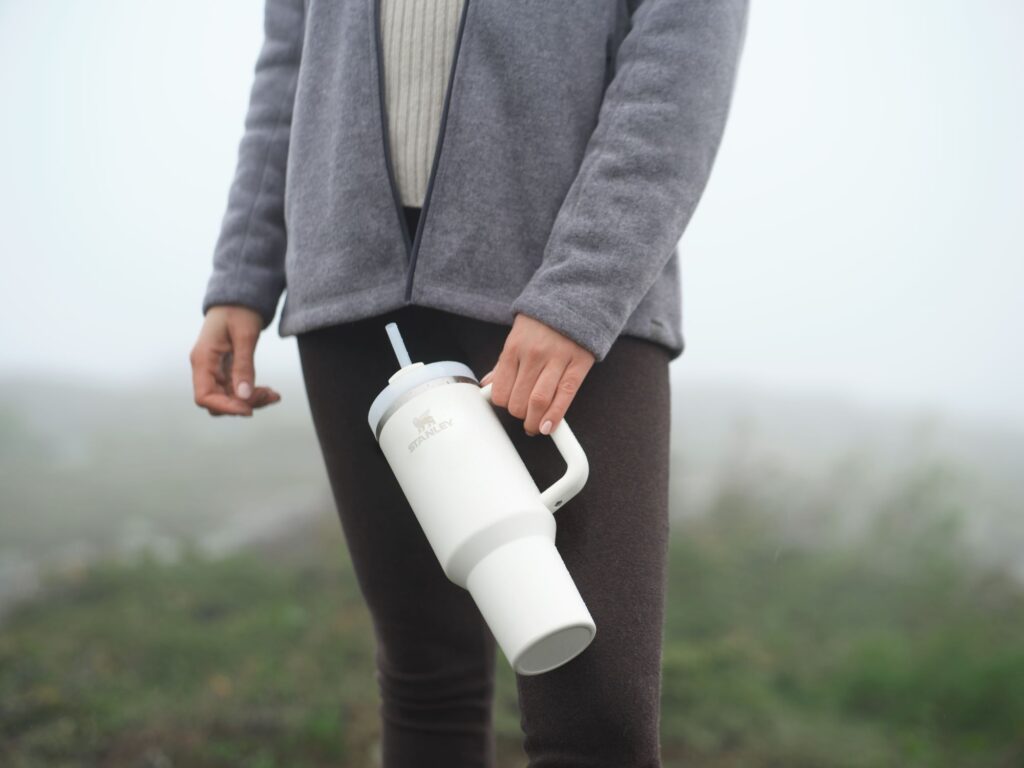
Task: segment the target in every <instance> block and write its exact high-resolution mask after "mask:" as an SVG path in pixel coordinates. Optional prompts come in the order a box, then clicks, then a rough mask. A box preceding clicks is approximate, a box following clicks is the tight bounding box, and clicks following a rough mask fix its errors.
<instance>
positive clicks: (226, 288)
mask: <svg viewBox="0 0 1024 768" xmlns="http://www.w3.org/2000/svg"><path fill="white" fill-rule="evenodd" d="M283 291H284V281H283V280H282V279H281V278H280V277H279V276H277V275H276V274H269V275H267V278H266V279H265V280H260V279H259V275H258V274H255V275H254V274H253V273H252V272H251V271H248V270H246V271H242V270H236V271H234V272H224V271H219V270H218V271H215V272H214V273H213V274H212V275H211V276H210V281H209V283H208V284H207V288H206V294H205V296H204V297H203V316H204V317H205V316H206V313H207V312H208V311H209V309H210V307H213V306H215V305H218V304H239V305H241V306H244V307H248V308H249V309H252V310H255V311H256V312H258V313H259V315H260V318H261V319H262V325H261V326H260V330H265V329H266V328H267V327H268V326H269V325H270V324H271V323H272V322H274V316H275V315H276V314H277V304H278V301H279V300H280V298H281V294H282V292H283Z"/></svg>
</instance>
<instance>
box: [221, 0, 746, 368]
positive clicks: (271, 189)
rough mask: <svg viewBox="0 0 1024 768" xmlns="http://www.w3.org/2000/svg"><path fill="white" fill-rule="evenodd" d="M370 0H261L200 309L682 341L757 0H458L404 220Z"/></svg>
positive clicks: (295, 327)
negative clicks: (693, 251)
mask: <svg viewBox="0 0 1024 768" xmlns="http://www.w3.org/2000/svg"><path fill="white" fill-rule="evenodd" d="M376 2H377V0H306V1H305V2H303V0H266V9H265V39H264V43H263V47H262V49H261V51H260V54H259V57H258V60H257V62H256V71H255V78H254V82H253V86H252V91H251V94H250V104H249V108H248V113H247V116H246V120H245V131H244V133H243V137H242V140H241V143H240V147H239V153H238V163H237V169H236V172H235V176H234V180H233V182H232V184H231V187H230V191H229V194H228V204H227V211H226V213H225V215H224V219H223V224H222V228H221V232H220V236H219V238H218V240H217V243H216V247H215V250H214V255H213V272H212V274H211V276H210V278H209V281H208V284H207V288H206V293H205V296H204V298H203V313H204V314H205V313H206V311H207V310H208V309H209V307H211V306H213V305H215V304H241V305H245V306H249V307H251V308H253V309H255V310H256V311H258V312H259V313H260V315H261V317H262V318H263V327H264V328H266V327H267V326H269V325H270V324H271V323H272V322H273V319H274V316H275V313H276V311H277V305H278V301H279V299H280V297H281V295H282V293H284V294H285V299H284V305H283V307H282V309H281V317H280V322H279V325H278V333H279V335H280V336H282V337H286V336H291V335H295V334H297V333H300V332H302V331H306V330H311V329H314V328H318V327H322V326H326V325H331V324H335V323H341V322H345V321H349V320H356V319H360V318H364V317H369V316H373V315H377V314H381V313H383V312H386V311H388V310H391V309H394V308H397V307H401V306H403V305H407V304H416V305H421V306H427V307H434V308H437V309H442V310H446V311H450V312H454V313H457V314H462V315H466V316H469V317H475V318H477V319H480V320H486V321H491V322H499V323H503V324H506V325H511V323H512V321H513V319H514V316H515V314H516V313H518V312H521V313H523V314H526V315H529V316H531V317H534V318H536V319H538V320H540V321H542V322H544V323H546V324H548V325H550V326H551V327H553V328H554V329H556V330H558V331H559V332H561V333H563V334H564V335H566V336H567V337H569V338H571V339H573V340H574V341H576V342H577V343H578V344H580V345H581V346H583V347H585V348H587V349H588V350H590V351H591V352H592V353H593V354H594V356H595V359H596V361H597V362H601V361H602V360H603V359H604V357H605V355H606V354H607V353H608V350H609V349H610V347H611V345H612V344H613V343H614V341H615V339H616V338H617V337H618V336H619V335H620V334H629V335H633V336H637V337H640V338H646V339H649V340H652V341H655V342H657V343H660V344H663V345H665V346H667V347H668V348H669V349H670V350H671V351H672V353H673V358H674V357H676V356H678V355H679V354H681V353H682V351H683V348H684V339H683V333H682V316H681V315H682V305H681V279H680V269H679V246H678V243H679V240H680V238H681V237H682V235H683V232H684V230H685V228H686V225H687V223H688V222H689V220H690V217H691V216H692V215H693V212H694V210H695V208H696V206H697V203H698V200H699V199H700V197H701V194H702V193H703V190H704V188H705V185H706V183H707V179H708V176H709V173H710V171H711V167H712V163H713V160H714V157H715V155H716V153H717V150H718V146H719V143H720V141H721V137H722V133H723V130H724V126H725V122H726V116H727V112H728V109H729V105H730V101H731V94H732V88H733V83H734V79H735V72H736V67H737V63H738V60H739V55H740V50H741V47H742V42H743V38H744V34H745V27H746V18H747V0H640V1H634V0H562V1H561V2H557V3H556V2H540V1H539V0H466V2H465V4H464V6H463V18H462V20H461V21H462V23H461V26H460V36H459V38H458V39H457V41H456V52H455V56H454V58H453V69H452V73H451V78H450V80H449V83H450V85H449V88H448V90H447V93H446V106H447V113H446V116H445V117H443V118H442V125H441V130H440V132H439V135H438V147H437V149H436V151H435V156H434V161H433V168H432V179H431V183H430V185H429V186H428V193H427V196H426V199H425V200H424V204H423V210H422V215H421V217H420V224H419V227H418V231H417V232H415V233H409V232H406V228H405V226H404V225H403V223H402V222H403V217H402V211H401V206H400V201H399V200H398V198H397V193H396V188H395V185H394V182H393V179H392V170H391V167H390V160H389V152H386V151H385V147H386V146H387V143H388V142H387V127H386V126H387V120H386V116H385V115H383V114H382V109H381V102H380V90H379V88H380V84H381V80H380V78H381V76H382V75H381V72H380V70H379V66H378V61H379V59H378V52H379V51H378V45H377V39H378V37H377V35H378V29H377V25H376V23H375V21H376V15H377V13H378V11H379V9H378V8H377V5H376Z"/></svg>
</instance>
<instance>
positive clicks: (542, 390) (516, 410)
mask: <svg viewBox="0 0 1024 768" xmlns="http://www.w3.org/2000/svg"><path fill="white" fill-rule="evenodd" d="M593 365H594V355H593V354H592V353H591V352H590V351H588V350H587V349H585V348H584V347H581V346H580V345H579V344H577V343H576V342H575V341H573V340H572V339H570V338H568V337H566V336H563V335H562V334H561V333H559V332H558V331H556V330H555V329H554V328H552V327H551V326H549V325H545V324H544V323H542V322H541V321H540V320H537V319H535V318H532V317H530V316H529V315H524V314H522V313H519V314H517V315H516V316H515V319H514V320H513V322H512V330H511V331H509V334H508V338H506V339H505V346H504V348H503V349H502V351H501V355H499V356H498V362H497V364H496V365H495V366H494V369H493V370H491V371H489V372H488V373H487V374H486V375H485V376H484V377H483V378H482V379H480V386H486V385H487V384H488V382H492V381H493V382H494V384H493V386H492V387H491V401H492V402H493V403H494V404H495V405H498V406H501V407H502V408H506V409H507V410H508V412H509V413H511V414H512V415H513V416H515V417H516V418H517V419H523V428H524V429H525V430H526V434H528V435H530V436H531V437H532V436H534V435H536V434H537V433H538V432H540V433H541V434H544V435H547V434H550V433H551V432H552V431H553V430H554V429H555V428H556V427H557V426H558V425H559V424H560V423H561V420H562V418H563V417H564V416H565V412H566V411H567V410H568V409H569V404H570V403H571V402H572V400H573V398H574V397H575V396H576V393H577V392H578V391H579V388H580V385H582V384H583V379H584V378H585V377H586V375H587V373H589V372H590V369H591V367H593Z"/></svg>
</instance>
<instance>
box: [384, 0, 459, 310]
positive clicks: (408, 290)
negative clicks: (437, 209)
mask: <svg viewBox="0 0 1024 768" xmlns="http://www.w3.org/2000/svg"><path fill="white" fill-rule="evenodd" d="M469 3H470V0H463V4H462V12H461V14H460V15H459V29H458V33H457V34H456V36H455V49H454V52H453V53H452V65H451V69H450V70H449V71H448V85H447V87H446V88H445V95H444V107H443V108H442V110H441V124H440V126H439V127H438V131H437V146H435V147H434V159H433V161H432V163H431V166H430V176H429V177H428V178H427V190H426V193H425V194H424V197H423V206H422V208H421V209H420V215H419V219H418V221H417V223H416V232H415V234H413V235H412V236H411V237H410V233H409V225H408V224H407V223H406V220H405V211H403V210H402V196H401V194H400V193H399V191H398V185H397V184H396V183H395V174H394V163H393V162H392V158H391V140H390V138H389V134H388V114H387V104H386V100H385V97H384V54H383V52H382V51H381V31H380V5H381V0H373V30H374V31H373V42H374V47H375V48H376V51H377V95H378V98H379V103H380V119H381V126H382V129H383V130H382V135H383V137H384V165H385V166H386V167H387V173H388V183H389V184H390V185H391V197H392V199H393V200H394V203H395V213H397V214H398V224H399V226H400V227H401V230H402V240H403V241H404V242H405V250H406V257H407V259H408V262H409V271H408V275H407V277H406V281H405V300H406V301H409V300H410V299H411V298H412V278H413V275H414V274H415V272H416V257H417V256H418V255H419V250H420V237H421V235H422V232H423V222H424V220H425V219H426V218H427V211H428V210H429V208H430V194H431V192H432V191H433V189H434V176H435V175H436V174H437V166H438V163H439V161H440V159H441V147H442V146H443V145H444V129H445V125H446V124H447V122H448V106H449V104H450V102H451V98H452V82H453V81H454V80H455V66H456V64H457V63H458V60H459V48H460V47H461V46H462V32H463V28H464V27H465V26H466V12H467V10H468V8H469Z"/></svg>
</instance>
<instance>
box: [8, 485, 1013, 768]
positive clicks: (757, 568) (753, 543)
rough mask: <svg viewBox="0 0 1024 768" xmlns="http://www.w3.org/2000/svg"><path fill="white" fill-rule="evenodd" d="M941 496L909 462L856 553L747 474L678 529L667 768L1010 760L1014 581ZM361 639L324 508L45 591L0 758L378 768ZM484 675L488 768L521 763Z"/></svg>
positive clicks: (503, 694)
mask: <svg viewBox="0 0 1024 768" xmlns="http://www.w3.org/2000/svg"><path fill="white" fill-rule="evenodd" d="M947 491H948V488H947V476H946V475H945V474H944V470H943V469H942V467H937V466H924V467H920V468H918V469H917V470H916V471H915V472H913V473H910V474H908V475H907V476H906V477H904V479H903V481H902V482H901V483H900V484H899V486H898V487H895V488H893V489H892V490H891V492H889V493H888V494H887V495H881V496H880V497H879V500H878V504H877V508H876V509H874V510H872V512H873V514H872V516H871V518H870V521H871V522H870V523H869V524H868V525H867V526H866V527H865V528H864V530H863V531H862V532H861V533H860V534H859V535H857V536H856V537H834V538H830V537H828V536H816V537H808V538H806V539H801V537H799V536H794V535H792V530H793V527H794V524H795V523H794V520H793V518H792V515H790V516H789V518H788V519H787V520H788V521H787V525H786V526H783V525H781V524H780V523H779V520H780V519H783V518H784V517H785V515H784V514H783V513H784V512H785V511H786V510H783V509H780V508H777V507H776V505H778V504H783V503H784V502H782V501H769V502H766V500H765V497H764V496H763V494H761V491H760V489H759V485H758V481H757V479H756V478H753V477H751V478H746V479H744V478H743V477H738V478H736V480H735V481H734V482H731V483H727V484H725V485H724V486H723V487H722V488H721V490H720V492H719V493H718V494H717V495H716V496H715V498H714V499H713V501H712V502H711V504H710V508H709V509H708V512H707V514H706V515H704V516H702V517H700V518H694V519H688V520H686V521H677V523H676V524H675V528H674V536H673V542H672V546H671V550H670V585H669V590H670V591H669V601H668V609H669V611H668V619H667V626H666V643H665V652H664V687H663V716H662V741H663V756H664V764H665V765H666V766H694V767H698V768H701V767H712V766H714V767H715V768H724V767H725V766H730V767H731V766H753V767H755V768H762V767H764V768H768V767H769V766H772V767H774V766H787V767H795V768H802V767H803V766H807V767H808V768H810V767H811V766H815V767H822V768H828V767H830V766H836V767H837V768H839V767H842V768H846V767H851V768H852V767H853V766H865V767H867V766H872V767H873V766H879V767H881V766H938V767H940V768H944V767H946V766H948V767H949V768H953V767H954V766H955V767H956V768H971V767H972V766H995V767H1000V768H1001V767H1003V766H1006V767H1007V768H1009V767H1011V766H1020V765H1024V589H1022V587H1021V585H1020V584H1019V583H1018V582H1016V581H1014V580H1013V579H1012V578H1010V576H1009V575H1008V573H1007V572H1005V571H1004V570H1002V568H1001V567H1000V566H998V565H995V564H991V563H988V564H986V563H982V562H979V561H977V560H975V559H973V558H971V557H970V556H969V555H968V551H967V549H966V548H965V546H964V544H963V541H962V535H961V534H962V528H963V526H964V522H965V510H964V509H963V508H961V507H960V506H959V505H958V504H954V503H951V502H949V501H948V500H949V499H950V498H951V495H950V494H949V493H948V492H947ZM837 492H841V491H837ZM759 494H760V495H759ZM806 515H807V525H808V526H814V525H817V526H825V527H827V525H828V523H827V522H825V523H823V522H822V521H828V520H829V518H830V516H834V513H833V512H831V511H830V509H829V508H828V507H827V505H826V504H825V502H824V501H823V502H822V506H821V507H819V508H818V509H816V510H813V509H811V510H808V511H807V512H806ZM372 637H373V636H372V631H371V626H370V622H369V617H368V614H367V612H366V608H365V606H364V604H363V602H362V600H361V597H360V594H359V591H358V588H357V586H356V582H355V579H354V576H353V573H352V571H351V565H350V563H349V561H348V559H347V556H346V554H345V549H344V542H343V539H342V538H341V533H340V530H339V527H338V525H337V522H336V520H335V519H334V518H333V517H331V516H329V515H324V516H322V517H320V518H318V519H317V520H315V521H314V522H313V523H307V524H305V525H304V526H303V527H296V529H295V530H293V531H291V532H290V534H289V535H287V536H285V537H283V538H282V539H280V540H279V541H277V542H275V543H274V544H272V545H271V544H264V545H260V546H258V547H255V548H252V549H249V550H246V551H243V552H240V553H237V554H233V555H231V556H229V557H226V558H223V559H212V558H209V557H207V556H205V555H201V554H199V552H198V550H195V549H192V550H186V552H185V554H184V556H183V557H182V558H181V559H179V560H177V561H176V562H164V561H162V560H160V559H157V558H153V557H143V558H141V559H140V560H138V561H135V562H119V563H112V562H106V563H98V564H95V565H90V566H83V567H82V568H81V569H79V570H77V571H75V572H72V573H65V574H62V575H60V576H56V575H55V576H52V577H51V578H50V580H49V582H48V584H47V587H46V589H45V590H44V592H43V594H42V595H41V596H40V598H39V599H36V600H34V601H31V602H29V603H26V604H23V605H21V606H20V607H19V608H17V609H16V610H14V611H13V612H12V613H11V614H10V615H9V616H8V617H7V619H6V621H5V623H4V624H3V625H2V626H0V765H3V766H10V767H11V768H21V767H23V766H24V767H27V766H33V767H34V766H47V767H50V766H91V765H99V766H116V767H118V768H120V767H121V766H154V767H156V766H190V767H196V768H205V767H206V766H247V767H249V768H264V767H266V768H269V767H270V766H289V767H291V766H294V767H296V768H301V767H302V766H310V767H312V766H353V767H355V768H362V767H363V766H372V765H374V764H375V760H376V757H375V755H376V754H377V728H378V723H377V717H378V715H377V707H378V698H377V696H378V694H377V688H376V682H375V678H374V674H373V639H372ZM498 661H499V663H498V667H497V671H498V696H497V700H496V711H495V720H496V728H497V732H498V740H499V755H500V764H501V766H503V768H504V767H505V766H522V765H525V762H526V760H525V757H524V756H523V753H522V750H521V746H520V744H521V733H520V731H519V717H518V712H517V708H516V707H517V705H516V693H515V680H514V677H513V676H512V673H511V670H510V668H509V667H508V664H507V662H506V661H505V659H504V657H502V656H500V654H499V659H498Z"/></svg>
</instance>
